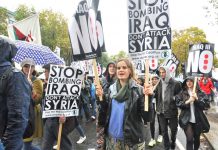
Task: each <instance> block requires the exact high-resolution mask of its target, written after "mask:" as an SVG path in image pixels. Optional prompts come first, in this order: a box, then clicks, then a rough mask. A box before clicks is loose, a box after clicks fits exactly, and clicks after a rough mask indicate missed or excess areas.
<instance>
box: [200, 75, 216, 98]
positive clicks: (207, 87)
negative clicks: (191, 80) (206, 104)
mask: <svg viewBox="0 0 218 150" xmlns="http://www.w3.org/2000/svg"><path fill="white" fill-rule="evenodd" d="M198 84H199V86H200V88H201V90H202V91H203V92H204V93H205V94H206V95H208V97H209V100H210V101H211V100H212V91H215V87H214V85H213V82H212V80H211V78H209V77H207V76H203V77H201V78H200V80H199V81H198Z"/></svg>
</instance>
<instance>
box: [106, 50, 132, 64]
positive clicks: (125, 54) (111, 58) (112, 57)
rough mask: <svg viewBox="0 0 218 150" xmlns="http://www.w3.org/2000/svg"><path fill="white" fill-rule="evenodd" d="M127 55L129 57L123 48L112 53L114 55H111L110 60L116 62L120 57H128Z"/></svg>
mask: <svg viewBox="0 0 218 150" xmlns="http://www.w3.org/2000/svg"><path fill="white" fill-rule="evenodd" d="M127 57H128V55H127V53H126V52H125V51H123V50H121V51H119V53H118V54H116V55H112V56H111V57H110V60H112V61H114V62H116V61H117V60H119V59H120V58H127Z"/></svg>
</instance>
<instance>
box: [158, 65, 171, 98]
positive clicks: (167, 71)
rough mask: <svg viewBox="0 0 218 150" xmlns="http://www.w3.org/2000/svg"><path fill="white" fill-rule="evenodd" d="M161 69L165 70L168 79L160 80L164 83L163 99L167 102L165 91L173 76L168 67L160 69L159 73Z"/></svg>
mask: <svg viewBox="0 0 218 150" xmlns="http://www.w3.org/2000/svg"><path fill="white" fill-rule="evenodd" d="M160 69H164V70H165V71H166V77H165V78H164V79H163V78H160V79H161V81H162V99H163V101H165V98H164V97H165V95H164V94H165V90H166V87H167V85H168V83H169V80H170V78H171V76H170V70H169V68H168V67H166V66H161V67H160V68H159V71H160Z"/></svg>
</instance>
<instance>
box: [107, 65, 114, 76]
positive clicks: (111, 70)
mask: <svg viewBox="0 0 218 150" xmlns="http://www.w3.org/2000/svg"><path fill="white" fill-rule="evenodd" d="M108 72H109V74H110V75H114V74H115V65H114V64H110V65H109V67H108Z"/></svg>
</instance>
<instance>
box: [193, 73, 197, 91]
mask: <svg viewBox="0 0 218 150" xmlns="http://www.w3.org/2000/svg"><path fill="white" fill-rule="evenodd" d="M197 79H198V77H195V80H194V87H193V93H196V85H197V82H198V81H197Z"/></svg>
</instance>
